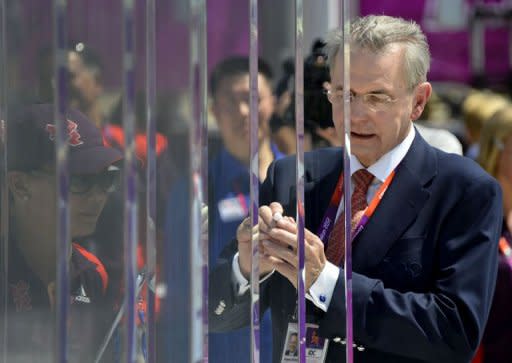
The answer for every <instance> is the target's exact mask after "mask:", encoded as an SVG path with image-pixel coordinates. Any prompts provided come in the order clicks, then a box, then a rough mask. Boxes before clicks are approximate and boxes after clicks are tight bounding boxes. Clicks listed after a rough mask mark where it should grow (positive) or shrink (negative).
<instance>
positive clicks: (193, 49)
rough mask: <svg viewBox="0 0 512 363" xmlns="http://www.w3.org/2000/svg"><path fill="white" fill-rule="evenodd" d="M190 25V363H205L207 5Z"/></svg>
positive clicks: (196, 1)
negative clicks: (203, 229)
mask: <svg viewBox="0 0 512 363" xmlns="http://www.w3.org/2000/svg"><path fill="white" fill-rule="evenodd" d="M190 6H191V21H190V94H191V103H190V106H191V114H192V116H193V118H192V122H191V128H190V134H189V136H190V137H189V152H190V162H191V169H190V170H191V176H190V177H191V178H190V181H191V183H192V185H191V188H190V190H191V191H192V194H191V196H190V197H191V199H190V203H191V205H190V211H191V224H190V228H191V229H190V238H191V241H190V267H191V269H190V273H191V275H190V281H191V289H190V302H191V306H192V308H191V315H190V323H189V326H190V337H191V342H190V357H191V358H190V362H193V363H196V362H197V363H198V362H202V361H203V360H204V358H205V357H207V354H208V351H207V345H205V338H206V332H205V330H204V329H205V325H206V324H205V320H204V317H205V313H206V311H205V299H206V301H207V296H205V294H207V290H206V291H205V287H206V282H205V278H206V276H205V266H206V270H207V268H208V267H207V266H208V265H207V261H206V259H207V257H206V256H207V255H205V254H204V251H205V248H206V251H207V246H206V244H207V242H208V241H207V240H203V239H202V238H201V237H202V235H201V224H202V222H201V208H202V205H203V204H204V198H203V189H204V188H203V177H202V176H203V172H204V169H203V167H202V160H203V154H202V150H203V140H202V138H203V136H204V129H205V127H206V99H205V97H206V80H205V77H206V72H205V66H204V63H205V59H204V58H205V56H206V54H205V49H204V45H205V40H204V37H205V30H204V29H205V10H204V9H205V6H206V5H205V2H204V0H191V2H190Z"/></svg>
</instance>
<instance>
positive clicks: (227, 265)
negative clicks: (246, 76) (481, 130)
mask: <svg viewBox="0 0 512 363" xmlns="http://www.w3.org/2000/svg"><path fill="white" fill-rule="evenodd" d="M342 47H343V35H342V34H341V33H340V32H339V30H336V31H334V32H333V33H332V34H331V35H330V37H329V40H328V48H329V52H328V54H329V57H328V59H329V62H330V65H331V67H330V70H331V88H330V90H329V93H328V97H329V100H330V101H331V103H332V106H333V119H334V124H335V127H336V129H337V131H338V135H339V137H340V138H341V139H342V136H343V114H344V112H343V111H344V107H343V105H344V103H343V52H342V51H341V49H342ZM350 51H351V54H350V57H351V60H350V86H351V88H350V93H351V113H350V126H351V133H350V141H351V153H352V154H351V155H350V169H351V173H352V178H351V179H352V184H351V185H352V186H353V190H352V195H351V197H350V199H351V203H350V204H351V209H352V212H351V215H352V216H353V217H354V218H353V219H352V226H353V228H354V227H355V228H357V230H358V231H359V232H358V233H357V234H356V236H355V238H354V239H353V242H352V246H353V249H352V252H353V253H352V267H353V275H352V276H353V279H352V294H353V295H352V298H353V329H354V344H355V345H354V347H349V349H353V352H354V361H357V362H360V363H374V362H375V363H377V362H378V363H383V362H390V363H391V362H392V363H413V362H432V363H434V362H435V363H441V362H443V363H444V362H445V363H454V362H468V361H470V360H471V358H472V357H473V355H474V353H475V351H476V349H477V347H478V344H479V342H480V339H481V336H482V333H483V329H484V326H485V323H486V321H487V317H488V314H489V310H490V306H491V300H492V296H493V293H494V286H495V281H496V280H495V279H496V274H497V266H498V263H497V259H498V240H499V234H500V231H501V218H502V197H501V191H500V187H499V185H498V183H497V182H496V181H495V180H494V179H493V178H492V177H491V176H489V175H488V174H487V173H485V172H484V171H483V170H482V169H481V168H480V167H479V166H478V165H477V164H476V163H474V162H473V161H471V160H469V159H467V158H463V157H461V156H459V155H455V154H448V153H444V152H442V151H440V150H438V149H435V148H433V147H431V146H430V145H428V144H427V143H426V142H425V141H424V140H423V138H422V137H421V135H419V133H418V132H417V131H416V130H415V128H414V127H413V122H412V121H413V120H416V119H418V117H419V116H420V114H421V113H422V111H423V108H424V106H425V103H426V102H427V100H428V98H429V96H430V94H431V85H430V84H429V83H428V82H427V81H426V74H427V72H428V69H429V61H430V56H429V50H428V44H427V42H426V38H425V35H424V34H423V32H422V31H421V29H420V27H419V26H418V25H417V24H416V23H414V22H410V21H405V20H403V19H400V18H393V17H388V16H367V17H362V18H357V19H355V20H354V21H353V22H352V24H351V31H350ZM295 164H296V160H295V158H294V157H287V158H283V159H282V160H278V161H276V162H275V163H273V164H272V165H271V166H270V167H269V170H268V173H267V175H268V176H267V179H266V180H265V182H264V183H263V186H262V188H261V190H260V210H259V217H260V223H259V238H260V252H261V253H260V258H261V259H260V273H261V278H262V279H264V281H263V282H262V285H261V289H260V293H261V298H260V302H261V307H260V308H261V310H262V311H265V310H266V309H267V308H268V307H270V309H271V311H272V325H273V334H274V355H273V358H274V362H280V361H281V357H282V354H283V352H284V346H285V337H286V336H287V332H290V331H293V329H297V324H296V318H295V316H296V314H295V311H296V299H297V290H296V284H297V274H298V267H297V265H298V259H297V227H296V224H295V222H294V220H293V218H292V217H290V216H295V213H296V210H295V209H296V200H295V188H296V186H295ZM304 169H305V181H304V189H305V209H304V210H305V226H306V231H305V291H306V295H307V296H306V297H307V301H306V310H307V312H306V316H307V321H308V323H310V324H313V329H317V330H316V333H315V334H317V335H318V336H320V337H321V338H325V339H329V342H328V343H325V344H328V349H327V353H324V354H326V357H325V358H326V360H325V361H326V362H336V363H338V362H344V361H345V353H346V352H345V349H346V345H345V323H346V318H347V317H346V313H345V294H344V289H345V281H344V274H345V273H344V270H343V267H342V266H343V262H344V248H343V247H344V240H343V236H344V230H343V224H344V218H345V217H344V213H343V212H344V211H343V203H342V191H343V188H342V183H343V180H342V178H343V153H342V151H341V150H340V149H339V148H329V149H320V150H315V151H313V152H310V153H307V154H306V155H305V157H304ZM386 188H387V189H386ZM380 197H381V199H380ZM369 204H370V205H371V206H372V208H368V205H369ZM363 215H364V216H365V218H362V216H363ZM335 221H336V222H335ZM251 230H252V231H254V229H253V228H251V223H250V220H249V219H246V220H244V222H243V223H241V224H240V226H239V227H238V231H237V235H236V241H234V243H233V246H231V248H230V249H226V250H225V251H224V252H223V253H222V255H221V258H220V259H219V263H218V265H217V266H216V267H215V269H214V270H213V272H212V273H211V275H210V286H216V289H215V290H214V291H212V296H210V307H211V309H210V315H209V316H210V320H209V323H210V327H211V329H214V330H219V331H224V330H229V329H233V328H234V327H237V326H240V325H243V324H248V323H249V322H250V321H249V317H248V314H247V316H246V315H244V314H243V313H242V312H244V311H246V310H249V309H250V296H249V295H250V294H249V293H247V291H246V290H247V286H246V285H244V284H243V280H242V279H240V278H239V277H238V276H239V275H242V276H243V277H244V278H245V279H249V278H250V260H251V243H250V241H251V236H252V233H251ZM253 233H255V232H253ZM476 268H477V269H478V272H476V270H475V269H476ZM231 279H234V280H235V281H234V282H231ZM233 291H234V292H233ZM219 300H222V301H223V302H224V309H223V311H222V314H215V311H214V310H213V309H214V307H215V306H217V304H218V301H219ZM295 331H296V330H295Z"/></svg>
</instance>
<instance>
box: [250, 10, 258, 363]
mask: <svg viewBox="0 0 512 363" xmlns="http://www.w3.org/2000/svg"><path fill="white" fill-rule="evenodd" d="M249 88H250V94H249V98H250V99H249V113H250V116H249V117H250V134H251V135H250V155H251V161H250V195H251V202H250V206H251V207H250V217H251V225H252V226H256V225H258V209H259V187H260V183H259V159H258V157H259V153H258V150H259V140H258V128H259V122H258V94H259V93H258V0H250V1H249ZM258 245H259V239H258V238H256V237H253V238H252V242H251V246H252V260H251V361H252V362H253V363H259V361H260V285H259V280H260V279H259V276H260V268H259V259H260V254H259V249H258Z"/></svg>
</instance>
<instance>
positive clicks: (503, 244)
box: [499, 237, 512, 267]
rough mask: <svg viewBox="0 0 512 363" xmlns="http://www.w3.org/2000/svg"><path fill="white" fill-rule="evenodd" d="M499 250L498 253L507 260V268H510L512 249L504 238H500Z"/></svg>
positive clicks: (511, 264) (511, 265)
mask: <svg viewBox="0 0 512 363" xmlns="http://www.w3.org/2000/svg"><path fill="white" fill-rule="evenodd" d="M499 248H500V252H501V253H502V254H503V256H505V258H506V259H507V262H508V264H509V266H510V267H512V248H511V247H510V244H509V243H508V242H507V239H506V238H505V237H501V238H500V242H499Z"/></svg>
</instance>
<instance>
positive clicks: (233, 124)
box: [208, 56, 283, 362]
mask: <svg viewBox="0 0 512 363" xmlns="http://www.w3.org/2000/svg"><path fill="white" fill-rule="evenodd" d="M258 72H259V73H258V93H259V104H258V121H259V128H258V142H259V149H258V155H259V178H260V180H261V181H263V180H264V179H265V177H266V171H267V168H268V166H269V165H270V163H271V162H272V161H273V160H275V159H279V158H280V157H282V156H283V155H282V154H281V153H280V152H279V150H278V149H277V147H276V145H274V144H273V143H272V142H271V139H270V128H269V120H270V117H271V115H272V113H273V112H274V106H275V99H274V96H273V94H272V86H271V82H272V71H271V69H270V67H269V66H268V65H267V64H266V63H265V62H264V61H262V60H259V62H258ZM210 94H211V98H212V101H211V110H212V113H213V115H214V116H215V120H216V122H217V126H218V128H219V133H220V137H221V141H222V146H221V149H220V151H219V153H218V154H217V156H216V157H215V158H214V159H213V160H212V161H211V162H210V163H209V164H210V165H209V174H208V175H209V181H210V183H209V186H208V188H209V193H208V199H209V201H208V205H209V206H210V208H209V212H210V216H209V224H210V240H209V255H210V256H209V261H210V266H213V265H214V264H215V261H216V259H217V257H218V256H219V254H220V252H221V251H222V249H223V248H224V247H225V245H226V243H227V242H229V240H230V238H232V236H233V235H234V234H235V232H236V228H237V226H238V225H239V224H240V222H241V221H242V220H243V219H244V218H245V217H247V215H248V213H249V205H250V199H249V195H250V190H249V186H250V183H249V163H250V148H249V145H250V133H249V58H247V57H243V56H235V57H230V58H227V59H225V60H223V61H221V62H220V63H219V64H218V65H217V66H216V67H215V68H214V70H213V71H212V73H211V76H210ZM210 288H211V289H215V286H214V285H211V286H210ZM249 337H250V335H249V330H248V329H244V331H241V332H235V333H229V334H211V335H210V344H209V346H210V356H209V359H210V361H211V362H241V361H245V360H246V359H247V357H248V356H249V353H250V351H249V348H250V344H249ZM261 339H262V340H261V342H262V344H261V346H262V355H261V361H262V362H270V361H271V346H272V337H271V324H270V315H269V314H266V315H265V317H264V319H263V321H262V334H261ZM233 347H236V349H233Z"/></svg>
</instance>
